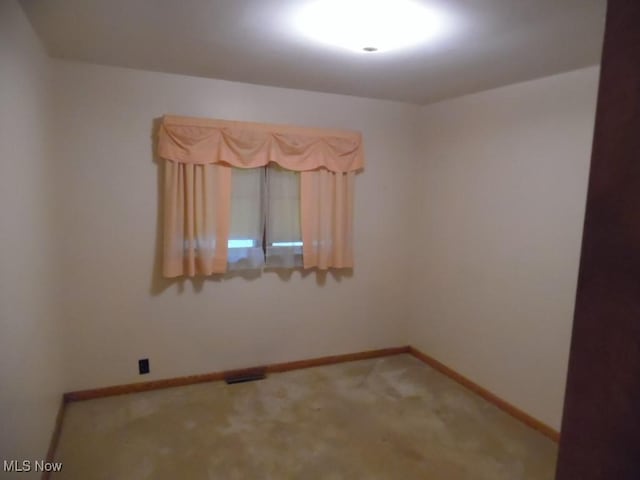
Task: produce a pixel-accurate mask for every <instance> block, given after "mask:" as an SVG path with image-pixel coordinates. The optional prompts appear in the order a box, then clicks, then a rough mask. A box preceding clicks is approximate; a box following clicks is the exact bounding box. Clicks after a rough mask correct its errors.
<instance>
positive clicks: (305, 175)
mask: <svg viewBox="0 0 640 480" xmlns="http://www.w3.org/2000/svg"><path fill="white" fill-rule="evenodd" d="M354 178H355V173H354V172H345V173H341V172H330V171H328V170H325V169H320V170H314V171H310V172H302V173H301V177H300V180H301V189H300V191H301V197H302V198H301V202H300V205H301V209H302V215H301V219H302V239H303V246H302V249H303V260H304V268H314V267H315V268H318V269H320V270H326V269H328V268H351V267H353V190H354Z"/></svg>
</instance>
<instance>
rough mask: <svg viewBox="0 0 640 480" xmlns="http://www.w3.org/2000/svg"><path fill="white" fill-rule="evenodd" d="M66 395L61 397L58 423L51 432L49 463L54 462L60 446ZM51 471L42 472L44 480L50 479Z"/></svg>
mask: <svg viewBox="0 0 640 480" xmlns="http://www.w3.org/2000/svg"><path fill="white" fill-rule="evenodd" d="M66 403H67V402H66V401H65V399H64V397H62V398H61V399H60V406H59V407H58V414H57V415H56V423H55V425H54V426H53V432H52V433H51V441H50V442H49V449H48V450H47V458H46V461H47V463H52V462H53V461H54V460H55V454H56V449H57V448H58V442H59V441H60V433H61V432H62V420H63V418H64V410H65V406H66ZM50 477H51V472H42V476H41V477H40V478H41V479H42V480H49V478H50Z"/></svg>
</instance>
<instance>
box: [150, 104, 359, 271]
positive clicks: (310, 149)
mask: <svg viewBox="0 0 640 480" xmlns="http://www.w3.org/2000/svg"><path fill="white" fill-rule="evenodd" d="M158 154H159V156H160V158H161V159H163V160H164V161H165V192H164V196H165V198H164V205H165V215H164V220H165V222H164V265H163V272H164V275H165V276H167V277H175V276H180V275H187V276H193V275H210V274H212V273H224V272H226V269H227V260H228V240H229V224H230V216H231V213H230V212H231V197H232V192H231V190H232V168H231V167H236V168H243V169H246V168H258V167H263V166H265V165H268V164H269V163H271V162H273V163H276V164H278V165H279V166H280V167H282V168H284V169H286V170H292V171H296V172H302V173H301V181H300V225H301V230H302V242H303V262H304V268H314V267H315V268H319V269H327V268H345V267H352V266H353V235H352V223H353V188H354V177H355V173H356V172H357V171H359V170H361V169H363V168H364V153H363V147H362V137H361V135H360V133H358V132H351V131H344V130H327V129H309V128H302V127H294V126H282V125H270V124H259V123H249V122H235V121H226V120H212V119H202V118H191V117H178V116H169V115H167V116H165V117H164V118H163V121H162V123H161V125H160V130H159V132H158Z"/></svg>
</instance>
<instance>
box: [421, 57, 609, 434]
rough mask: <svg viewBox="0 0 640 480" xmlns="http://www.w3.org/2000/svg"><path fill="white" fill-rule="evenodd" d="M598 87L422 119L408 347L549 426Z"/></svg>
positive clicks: (553, 90)
mask: <svg viewBox="0 0 640 480" xmlns="http://www.w3.org/2000/svg"><path fill="white" fill-rule="evenodd" d="M597 83H598V69H597V68H595V67H593V68H588V69H584V70H579V71H575V72H571V73H567V74H563V75H557V76H553V77H549V78H544V79H541V80H535V81H531V82H527V83H522V84H518V85H512V86H508V87H504V88H499V89H496V90H492V91H487V92H483V93H478V94H475V95H469V96H465V97H461V98H457V99H454V100H449V101H444V102H441V103H437V104H434V105H430V106H427V107H424V108H423V110H422V112H421V114H422V119H421V128H422V130H421V136H420V138H421V153H420V158H419V162H420V164H419V166H418V167H417V171H416V179H417V182H416V184H415V190H416V196H415V211H414V214H415V228H416V230H417V232H418V235H417V237H416V238H417V240H418V241H417V242H416V246H415V254H414V255H413V267H414V269H413V292H412V294H413V303H412V310H411V319H410V322H409V338H410V343H411V344H413V345H415V346H416V347H418V348H419V349H421V350H423V351H424V352H426V353H428V354H429V355H431V356H433V357H435V358H436V359H438V360H439V361H441V362H443V363H444V364H446V365H447V366H449V367H451V368H453V369H455V370H457V371H458V372H460V373H462V374H463V375H465V376H467V377H469V378H470V379H472V380H473V381H475V382H476V383H478V384H480V385H482V386H483V387H485V388H487V389H489V390H490V391H492V392H494V393H495V394H497V395H499V396H500V397H502V398H504V399H506V400H507V401H509V402H511V403H513V404H515V405H516V406H518V407H520V408H521V409H523V410H524V411H526V412H527V413H529V414H531V415H533V416H534V417H536V418H538V419H540V420H542V421H544V422H546V423H547V424H549V425H551V426H553V427H555V428H559V426H560V420H561V413H562V405H563V398H564V387H565V376H566V371H567V360H568V353H569V340H570V333H571V325H572V320H573V306H574V296H575V290H576V281H577V274H578V264H579V253H580V242H581V235H582V223H583V217H584V207H585V199H586V189H587V177H588V170H589V162H590V152H591V138H592V132H593V125H594V118H595V104H596V96H597Z"/></svg>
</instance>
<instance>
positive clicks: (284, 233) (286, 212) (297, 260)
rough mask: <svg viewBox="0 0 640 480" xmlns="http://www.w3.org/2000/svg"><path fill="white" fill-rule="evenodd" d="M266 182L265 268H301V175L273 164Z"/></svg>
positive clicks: (270, 166)
mask: <svg viewBox="0 0 640 480" xmlns="http://www.w3.org/2000/svg"><path fill="white" fill-rule="evenodd" d="M266 178H267V182H266V185H267V195H266V197H267V225H266V227H267V228H266V240H267V249H266V254H267V255H266V266H267V267H272V268H278V267H280V268H293V267H301V266H302V265H303V262H302V233H301V230H300V173H299V172H293V171H291V170H286V169H284V168H282V167H280V166H278V165H276V164H275V163H274V164H270V165H269V166H268V167H267V169H266Z"/></svg>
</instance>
